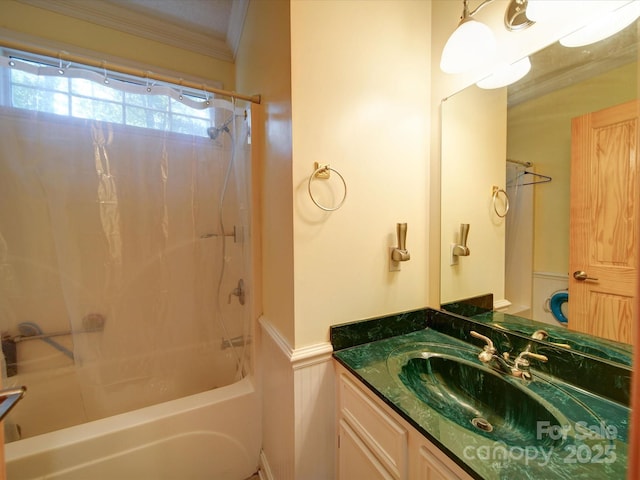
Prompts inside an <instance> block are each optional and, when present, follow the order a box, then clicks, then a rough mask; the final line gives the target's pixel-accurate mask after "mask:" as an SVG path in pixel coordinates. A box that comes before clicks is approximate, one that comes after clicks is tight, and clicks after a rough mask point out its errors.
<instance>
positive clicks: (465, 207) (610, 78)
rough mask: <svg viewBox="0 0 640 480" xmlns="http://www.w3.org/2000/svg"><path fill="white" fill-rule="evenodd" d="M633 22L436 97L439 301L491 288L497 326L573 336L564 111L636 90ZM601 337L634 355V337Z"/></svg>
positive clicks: (626, 98) (624, 98)
mask: <svg viewBox="0 0 640 480" xmlns="http://www.w3.org/2000/svg"><path fill="white" fill-rule="evenodd" d="M637 29H638V26H637V24H633V25H631V26H629V27H627V28H626V29H624V30H623V31H621V32H619V33H618V34H616V35H615V36H613V37H610V38H609V39H606V40H603V41H601V42H599V43H596V44H593V45H589V46H585V47H579V48H567V47H563V46H561V45H560V44H559V43H555V44H553V45H550V46H548V47H547V48H545V49H543V50H541V51H539V52H537V53H535V54H533V55H531V57H530V59H531V64H532V68H531V71H530V72H529V74H528V75H527V76H525V77H524V78H523V79H522V80H520V81H519V82H517V83H515V84H513V85H510V86H509V87H505V88H502V89H497V90H482V89H480V88H478V87H476V86H471V87H469V88H467V89H465V90H463V91H461V92H459V93H457V94H455V95H453V96H451V97H449V98H447V99H445V100H444V101H443V103H442V122H443V123H442V145H441V148H442V166H441V171H442V188H441V191H442V198H441V209H442V210H441V222H442V223H441V232H442V233H441V235H442V237H441V303H442V304H450V303H452V302H454V303H455V302H457V301H459V300H462V299H466V298H470V297H476V296H478V295H483V294H492V295H493V299H494V303H493V305H491V306H490V307H489V308H490V309H491V308H493V309H495V310H497V311H499V312H504V313H505V314H506V317H505V316H502V317H500V318H501V320H502V321H504V322H503V323H504V324H503V325H502V326H507V325H506V324H507V323H510V325H509V326H508V328H513V329H519V328H520V329H521V332H522V333H526V334H530V333H531V332H532V331H535V330H536V329H538V328H539V329H545V330H552V331H553V332H554V333H557V334H558V336H562V337H563V338H565V337H567V335H568V336H570V337H571V336H576V334H573V333H572V332H571V330H572V328H571V327H569V329H567V327H566V323H563V321H565V320H566V319H567V318H568V319H569V321H570V319H571V313H570V309H571V307H570V305H571V303H570V302H567V298H568V295H567V289H568V286H569V272H570V265H569V240H570V226H569V220H570V181H571V176H572V175H574V174H575V173H576V172H574V171H572V169H571V150H572V146H571V139H572V130H571V119H572V118H575V117H579V116H581V115H584V114H587V113H589V112H595V111H600V110H603V109H605V108H608V107H611V106H614V105H620V104H624V103H626V102H631V101H634V100H635V99H636V98H637V91H638V81H637V68H638V66H637V58H638V57H637ZM507 159H509V160H510V161H507ZM612 188H615V183H612ZM574 190H575V188H574ZM494 191H496V193H494ZM505 193H506V195H505ZM507 197H508V205H507ZM507 208H508V210H507ZM504 214H506V215H504ZM461 224H469V225H470V227H469V231H468V236H467V238H468V240H467V242H468V243H467V246H468V248H469V251H470V254H469V256H468V257H464V256H460V257H457V258H454V256H453V255H452V249H453V246H454V245H455V244H456V243H459V242H460V238H461ZM628 236H631V237H635V235H633V234H631V235H628ZM636 249H637V247H636ZM585 283H590V282H589V281H587V282H585ZM511 315H513V317H512V316H511ZM505 319H507V320H509V321H505ZM563 332H564V333H565V334H564V335H561V334H562V333H563ZM577 336H578V337H582V338H583V339H585V338H588V336H586V337H585V336H584V335H577ZM601 336H602V337H603V338H604V337H606V336H607V335H601ZM609 338H610V339H611V338H612V337H609ZM556 342H558V341H557V340H556ZM559 343H563V341H560V342H559ZM607 343H608V344H609V345H610V346H611V348H614V349H619V350H620V351H621V352H623V353H625V352H626V353H627V354H628V357H629V358H630V357H631V347H630V346H627V345H624V344H621V343H616V342H607ZM589 353H590V354H595V355H597V354H598V353H597V352H595V351H593V352H589Z"/></svg>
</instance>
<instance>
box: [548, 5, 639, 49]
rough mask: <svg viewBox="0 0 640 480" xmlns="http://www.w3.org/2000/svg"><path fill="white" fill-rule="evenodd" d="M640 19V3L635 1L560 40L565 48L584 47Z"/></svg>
mask: <svg viewBox="0 0 640 480" xmlns="http://www.w3.org/2000/svg"><path fill="white" fill-rule="evenodd" d="M638 17H640V1H633V2H631V3H628V4H626V5H624V6H623V7H620V8H618V9H617V10H614V11H612V12H609V13H608V14H606V15H602V16H600V17H598V18H597V19H596V20H594V21H593V22H591V23H589V24H587V25H585V26H584V27H582V28H580V29H579V30H576V31H575V32H574V33H571V34H569V35H567V36H566V37H564V38H561V39H560V44H561V45H564V46H565V47H582V46H584V45H591V44H592V43H596V42H599V41H600V40H604V39H605V38H608V37H610V36H611V35H614V34H616V33H618V32H619V31H620V30H623V29H624V28H626V27H628V26H629V25H631V24H632V23H633V22H635V21H636V20H637V19H638Z"/></svg>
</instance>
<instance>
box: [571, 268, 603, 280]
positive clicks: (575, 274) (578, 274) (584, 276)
mask: <svg viewBox="0 0 640 480" xmlns="http://www.w3.org/2000/svg"><path fill="white" fill-rule="evenodd" d="M573 278H575V279H576V280H580V281H581V282H584V281H585V280H598V279H597V278H594V277H589V276H588V275H587V272H583V271H582V270H576V271H575V272H573Z"/></svg>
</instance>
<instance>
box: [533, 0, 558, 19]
mask: <svg viewBox="0 0 640 480" xmlns="http://www.w3.org/2000/svg"><path fill="white" fill-rule="evenodd" d="M527 3H528V5H527V18H529V20H532V21H534V22H544V21H545V20H549V19H552V18H554V17H555V12H554V10H555V8H554V7H555V6H554V2H552V1H549V0H528V2H527Z"/></svg>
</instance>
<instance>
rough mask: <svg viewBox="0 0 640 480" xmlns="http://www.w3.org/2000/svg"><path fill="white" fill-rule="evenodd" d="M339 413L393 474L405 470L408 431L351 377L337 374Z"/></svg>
mask: <svg viewBox="0 0 640 480" xmlns="http://www.w3.org/2000/svg"><path fill="white" fill-rule="evenodd" d="M339 388H340V392H339V395H340V414H341V416H342V418H344V419H345V420H346V421H347V422H348V423H349V425H350V426H351V428H352V429H353V430H354V432H356V433H357V434H358V436H359V437H360V438H361V439H362V441H363V442H364V443H365V444H366V445H367V446H368V447H369V449H370V450H371V452H373V453H374V454H375V455H376V457H377V458H378V460H379V461H380V462H381V463H382V464H383V465H385V466H386V468H387V469H388V470H389V471H390V472H391V473H393V475H394V477H396V478H405V476H406V471H407V448H408V445H407V444H408V432H407V430H406V429H405V428H404V427H403V426H402V425H401V424H400V423H398V422H397V421H396V420H394V419H393V418H392V417H390V416H389V415H388V414H387V413H386V412H385V411H384V410H382V409H381V408H380V407H379V406H378V405H376V404H375V402H374V400H373V399H372V398H370V397H369V394H368V392H365V391H363V390H362V389H361V388H360V387H359V386H358V385H357V384H355V383H354V382H353V381H352V380H351V378H349V377H348V376H347V375H345V374H344V373H342V374H341V375H340V387H339Z"/></svg>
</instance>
